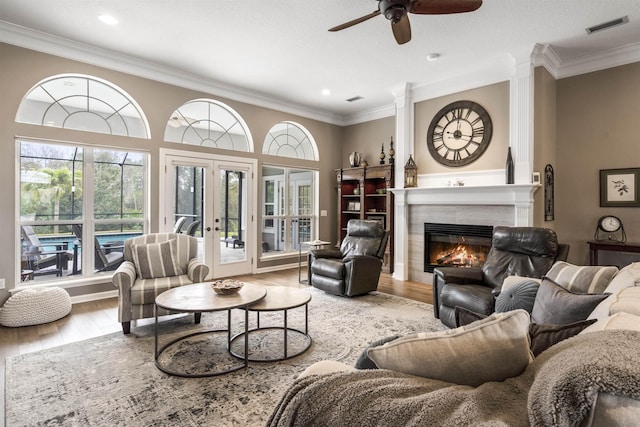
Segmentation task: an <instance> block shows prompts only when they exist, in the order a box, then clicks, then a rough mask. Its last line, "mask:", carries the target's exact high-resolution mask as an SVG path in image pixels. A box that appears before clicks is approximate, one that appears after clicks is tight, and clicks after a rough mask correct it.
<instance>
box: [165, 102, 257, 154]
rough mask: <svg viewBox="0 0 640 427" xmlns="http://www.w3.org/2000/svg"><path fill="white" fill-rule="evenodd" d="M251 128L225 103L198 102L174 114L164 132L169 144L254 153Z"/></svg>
mask: <svg viewBox="0 0 640 427" xmlns="http://www.w3.org/2000/svg"><path fill="white" fill-rule="evenodd" d="M248 129H249V128H248V127H247V125H246V123H245V122H244V120H242V118H241V117H240V115H239V114H238V113H236V112H235V111H234V110H233V109H232V108H231V107H229V106H228V105H225V104H223V103H221V102H217V101H214V100H210V99H196V100H193V101H189V102H187V103H186V104H184V105H182V106H181V107H180V108H178V109H177V110H176V111H174V112H173V114H171V117H170V118H169V120H168V121H167V126H166V127H165V131H164V139H165V141H169V142H179V143H183V144H191V145H199V146H203V147H213V148H223V149H226V150H235V151H247V152H253V141H252V139H251V134H250V133H249V130H248Z"/></svg>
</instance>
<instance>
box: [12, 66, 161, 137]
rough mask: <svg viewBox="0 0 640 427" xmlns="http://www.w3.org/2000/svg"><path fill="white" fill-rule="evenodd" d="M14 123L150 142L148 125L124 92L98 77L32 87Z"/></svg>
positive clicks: (60, 79)
mask: <svg viewBox="0 0 640 427" xmlns="http://www.w3.org/2000/svg"><path fill="white" fill-rule="evenodd" d="M16 122H21V123H31V124H37V125H42V126H53V127H59V128H65V129H76V130H84V131H89V132H98V133H107V134H110V135H123V136H133V137H137V138H149V124H148V123H147V119H146V118H145V116H144V114H143V113H142V110H141V109H140V107H139V106H138V104H137V103H136V102H135V101H134V100H133V98H131V97H130V96H129V95H128V94H127V93H126V92H125V91H123V90H122V89H120V88H119V87H117V86H115V85H114V84H112V83H109V82H107V81H104V80H101V79H99V78H97V77H92V76H83V75H78V74H63V75H58V76H53V77H49V78H47V79H45V80H43V81H41V82H40V83H38V84H37V85H35V86H34V87H33V88H32V89H31V90H30V91H29V92H28V93H27V95H25V97H24V98H23V99H22V102H21V103H20V107H18V113H17V114H16Z"/></svg>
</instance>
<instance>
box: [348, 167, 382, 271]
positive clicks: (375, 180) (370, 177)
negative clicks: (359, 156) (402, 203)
mask: <svg viewBox="0 0 640 427" xmlns="http://www.w3.org/2000/svg"><path fill="white" fill-rule="evenodd" d="M336 176H337V182H338V233H337V242H338V243H337V244H338V246H339V245H340V243H341V242H342V239H344V236H345V235H346V234H347V223H348V222H349V220H351V219H374V220H378V221H381V222H382V223H383V225H384V228H385V230H387V231H389V242H388V244H387V249H386V251H385V256H384V260H383V271H384V272H385V273H392V272H393V194H392V193H391V192H390V191H389V189H390V188H393V186H394V178H393V165H380V166H368V167H366V168H362V167H359V168H345V169H336Z"/></svg>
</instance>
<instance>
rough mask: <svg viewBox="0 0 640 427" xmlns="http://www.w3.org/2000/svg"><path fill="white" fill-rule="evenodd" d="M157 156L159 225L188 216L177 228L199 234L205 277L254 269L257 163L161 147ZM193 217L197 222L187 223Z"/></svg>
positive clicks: (167, 226)
mask: <svg viewBox="0 0 640 427" xmlns="http://www.w3.org/2000/svg"><path fill="white" fill-rule="evenodd" d="M161 158H162V161H163V163H164V167H162V166H163V165H161V170H163V169H164V170H163V173H162V176H161V178H160V188H161V189H162V188H163V189H164V191H161V194H162V195H163V200H161V201H160V206H163V207H164V211H163V212H162V218H160V228H161V229H164V231H172V230H173V228H174V224H175V223H176V221H178V220H180V219H181V218H186V221H185V222H184V225H183V226H182V227H181V232H183V233H184V232H187V231H189V232H190V233H191V234H193V235H194V236H195V237H196V238H198V242H199V247H198V253H199V256H200V257H201V259H202V260H203V261H204V262H205V263H206V264H207V265H208V266H209V268H210V273H209V278H213V279H215V278H221V277H228V276H234V275H240V274H250V273H252V268H253V258H254V256H255V241H256V239H255V223H254V221H253V218H254V217H255V214H254V201H253V200H254V191H255V189H254V179H253V176H254V169H255V161H254V160H251V159H238V158H234V157H228V156H207V155H204V154H202V153H197V154H196V153H186V152H178V151H175V150H162V153H161ZM194 221H200V223H199V224H195V226H192V227H189V226H190V224H192V223H193V222H194ZM189 228H191V229H189Z"/></svg>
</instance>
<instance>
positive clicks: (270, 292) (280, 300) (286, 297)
mask: <svg viewBox="0 0 640 427" xmlns="http://www.w3.org/2000/svg"><path fill="white" fill-rule="evenodd" d="M266 289H267V296H266V297H265V298H263V299H261V300H260V301H258V302H256V303H255V304H252V305H250V306H248V307H247V308H245V310H246V311H247V313H248V312H249V311H255V312H256V313H257V324H256V327H255V328H253V329H250V330H249V331H244V332H241V333H239V334H237V335H235V336H234V337H233V338H231V343H233V342H234V341H235V340H236V339H238V338H240V337H242V336H244V337H245V340H244V344H245V347H244V354H240V353H238V352H235V351H233V349H232V348H231V345H230V346H229V352H230V353H231V354H232V355H234V356H235V357H238V358H240V359H242V358H244V359H248V360H250V361H252V362H274V361H280V360H286V359H291V358H292V357H295V356H298V355H300V354H302V353H304V352H305V351H307V350H308V349H309V347H310V346H311V336H309V305H308V304H309V301H311V294H310V293H309V292H307V291H306V290H304V289H299V288H292V287H288V286H268V287H267V288H266ZM302 306H304V331H301V330H298V329H295V328H292V327H290V326H289V323H288V311H289V310H291V309H293V308H297V307H302ZM265 311H283V312H284V326H264V327H263V326H260V313H261V312H265ZM270 329H275V330H281V331H282V333H283V335H284V336H283V342H284V345H283V356H282V357H263V358H259V357H255V356H254V357H251V356H247V342H248V341H249V340H248V337H249V336H250V335H251V334H254V333H259V332H260V331H266V330H270ZM289 334H297V335H300V336H302V338H303V339H304V345H303V347H302V348H300V349H298V350H297V351H295V352H293V353H289V348H288V345H289Z"/></svg>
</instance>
